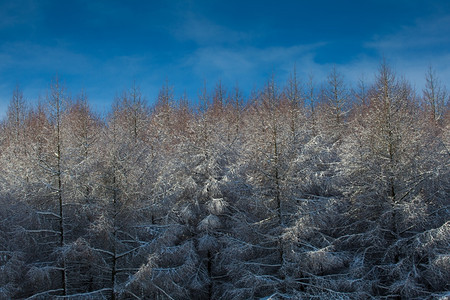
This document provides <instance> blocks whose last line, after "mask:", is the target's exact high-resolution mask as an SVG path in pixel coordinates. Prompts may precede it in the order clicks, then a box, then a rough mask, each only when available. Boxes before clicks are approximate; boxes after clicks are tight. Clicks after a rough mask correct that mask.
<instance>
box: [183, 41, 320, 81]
mask: <svg viewBox="0 0 450 300" xmlns="http://www.w3.org/2000/svg"><path fill="white" fill-rule="evenodd" d="M322 45H323V43H317V44H311V45H297V46H292V47H267V48H254V47H243V48H231V47H202V48H199V49H197V51H195V52H194V53H192V55H190V56H188V57H187V58H186V60H185V62H184V65H186V66H189V67H190V68H192V70H193V72H194V73H195V75H196V76H198V77H199V78H204V79H206V78H208V80H215V81H217V80H219V79H220V80H225V81H228V82H236V81H239V82H244V84H246V83H250V84H261V83H262V82H264V81H265V80H266V79H267V78H269V76H270V74H271V73H274V74H275V75H276V76H278V77H279V78H282V79H284V78H285V77H286V76H287V73H289V72H290V71H292V69H293V66H294V64H297V66H298V67H299V69H301V70H302V71H304V72H305V73H307V72H309V71H311V70H317V69H318V65H317V64H316V63H315V62H314V50H315V49H317V48H318V47H320V46H322ZM300 66H301V67H300Z"/></svg>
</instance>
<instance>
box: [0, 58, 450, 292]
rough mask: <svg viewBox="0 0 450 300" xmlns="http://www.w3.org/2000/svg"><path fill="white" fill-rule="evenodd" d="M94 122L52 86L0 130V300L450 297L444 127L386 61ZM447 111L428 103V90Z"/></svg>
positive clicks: (449, 179) (131, 99)
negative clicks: (364, 70)
mask: <svg viewBox="0 0 450 300" xmlns="http://www.w3.org/2000/svg"><path fill="white" fill-rule="evenodd" d="M314 87H315V85H314V84H313V82H312V81H311V80H310V82H309V84H306V85H302V84H301V81H299V80H298V79H297V76H296V73H295V70H294V73H293V74H292V75H291V77H290V78H289V81H288V82H287V83H286V85H285V86H284V87H282V86H281V85H279V84H278V83H277V82H276V80H275V78H274V77H272V78H271V79H270V80H268V82H267V83H266V85H265V86H264V88H263V89H262V90H261V91H255V92H254V93H252V94H251V95H250V97H249V99H246V101H244V99H243V97H242V93H241V92H240V91H239V89H238V88H235V90H231V91H230V90H227V89H226V88H225V87H224V86H223V85H222V84H221V83H220V82H219V83H218V84H217V85H216V87H215V89H214V90H213V91H211V92H208V91H207V90H206V88H205V89H204V90H202V91H201V93H200V96H199V103H200V104H199V106H198V107H195V108H193V107H190V106H189V104H188V102H187V100H186V99H185V98H183V99H180V101H177V100H176V99H175V98H174V94H173V89H172V87H171V86H170V85H169V84H168V83H167V82H166V84H165V85H164V86H163V88H162V89H161V91H160V94H159V96H158V101H157V103H156V105H155V106H154V107H149V106H148V105H147V103H146V101H145V100H144V97H143V96H142V95H141V92H140V90H139V88H138V87H136V86H133V87H132V88H131V89H130V90H128V91H126V92H124V93H123V94H122V95H121V96H119V97H118V98H117V99H116V102H115V104H114V106H113V108H112V110H111V112H110V114H109V115H108V116H106V117H105V118H101V117H100V116H98V115H96V114H95V113H94V112H93V111H92V110H91V108H90V106H89V104H88V102H89V101H88V99H87V96H86V95H85V94H81V95H79V96H77V98H76V99H73V100H72V99H70V98H69V97H68V94H67V92H66V90H65V87H64V86H63V85H61V83H60V82H59V81H58V80H56V81H55V82H53V83H52V85H51V86H50V91H49V94H48V97H47V98H46V103H43V104H40V105H39V106H37V107H31V106H28V105H27V104H26V102H25V101H24V99H23V97H22V96H21V95H22V94H21V92H20V90H16V91H14V93H13V98H12V101H11V104H10V106H9V110H8V114H7V117H6V119H5V120H4V121H3V122H1V123H0V129H1V131H0V206H1V207H2V209H1V210H0V299H27V298H28V299H48V298H65V299H391V298H396V299H447V298H448V297H449V295H450V294H449V291H450V285H449V282H450V252H449V249H450V248H449V245H450V201H449V199H450V152H449V149H450V130H449V128H450V122H449V116H450V113H449V110H448V99H446V98H445V97H447V96H446V95H448V94H447V92H446V90H445V87H442V86H439V84H438V81H437V79H436V78H435V74H434V73H433V72H432V71H431V70H430V72H429V73H428V74H427V87H426V89H425V91H424V95H423V98H420V97H419V96H418V95H416V94H415V92H414V90H413V89H412V88H411V87H410V86H409V85H408V84H407V83H406V82H405V81H404V80H398V79H397V78H396V76H395V74H394V72H393V71H392V70H391V69H390V68H389V67H388V66H387V65H385V64H382V65H381V66H380V70H379V73H378V74H377V76H376V79H375V82H374V83H373V84H372V85H371V86H370V87H369V89H367V90H366V91H365V92H364V95H362V94H355V98H356V99H354V98H352V97H353V96H352V94H351V93H350V87H349V86H348V85H347V84H346V82H345V81H344V76H343V75H342V74H340V73H339V72H338V71H337V70H336V69H333V70H332V72H331V73H330V75H329V76H328V78H327V82H325V84H324V85H323V88H322V90H320V91H316V92H315V90H314ZM436 88H437V90H436V91H434V92H436V93H437V94H435V95H437V98H433V97H432V95H433V91H432V90H431V89H436Z"/></svg>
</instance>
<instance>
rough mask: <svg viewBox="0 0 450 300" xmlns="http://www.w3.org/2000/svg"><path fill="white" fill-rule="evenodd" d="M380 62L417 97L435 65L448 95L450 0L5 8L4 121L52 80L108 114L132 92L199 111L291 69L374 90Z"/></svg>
mask: <svg viewBox="0 0 450 300" xmlns="http://www.w3.org/2000/svg"><path fill="white" fill-rule="evenodd" d="M383 56H384V57H386V58H387V60H388V62H389V63H390V64H391V66H392V67H393V68H394V69H395V71H396V72H397V73H398V74H399V75H404V76H405V77H406V78H407V79H408V80H410V81H411V83H412V84H413V85H415V87H416V88H417V89H418V90H421V89H422V87H423V84H424V74H425V72H426V70H427V68H428V66H429V65H430V64H431V65H432V66H433V67H434V68H435V70H436V71H437V74H438V76H439V77H440V79H441V81H442V82H443V83H444V84H445V85H447V87H449V86H450V1H448V0H442V1H437V0H434V1H433V0H431V1H415V0H408V1H406V0H400V1H394V0H391V1H389V0H386V1H385V0H367V1H345V0H341V1H331V0H330V1H323V0H315V1H281V0H280V1H265V0H259V1H242V0H241V1H234V0H228V1H211V0H210V1H194V0H192V1H175V0H173V1H133V0H129V1H113V0H109V1H95V0H87V1H61V0H59V1H49V0H40V1H38V0H35V1H33V0H11V1H2V0H0V116H4V113H5V111H6V107H7V105H8V103H9V99H10V98H11V94H12V91H13V89H14V87H15V86H16V85H17V84H19V85H20V87H21V89H22V90H23V92H24V95H25V97H26V98H27V99H28V100H29V101H30V102H36V101H37V99H38V97H45V94H46V91H47V90H48V87H49V84H50V82H51V80H52V78H54V77H55V75H56V74H58V76H59V77H60V78H61V79H62V80H63V81H64V82H65V84H66V86H67V88H68V91H69V93H70V94H71V95H73V96H75V95H76V94H78V93H79V92H80V90H81V89H84V90H85V91H86V92H87V94H88V97H89V100H90V102H91V103H92V104H93V106H94V107H95V108H96V109H97V110H98V111H100V112H101V111H105V110H107V109H109V107H110V104H111V102H112V101H113V99H114V97H115V96H116V95H118V94H121V93H122V91H124V90H126V89H128V88H129V87H131V86H132V84H133V82H136V84H137V85H138V86H140V88H141V90H142V92H143V94H144V95H145V97H146V98H147V99H148V101H149V102H150V103H151V102H152V101H154V100H155V98H156V96H157V93H158V90H159V88H160V87H161V86H162V85H163V84H164V82H165V81H166V79H167V80H168V81H169V83H170V85H173V86H174V89H175V95H176V96H177V97H178V96H180V95H181V94H182V93H183V92H184V91H186V92H187V94H188V96H189V98H190V99H191V100H192V101H193V102H195V101H196V100H197V96H198V91H199V90H200V88H201V87H202V86H203V84H204V82H206V85H207V86H208V87H209V88H212V87H214V86H215V84H216V83H217V81H218V80H221V81H222V83H223V84H224V85H225V86H227V87H228V88H229V89H231V88H232V87H233V86H234V85H235V84H236V82H238V84H239V86H240V87H241V89H242V90H243V91H244V94H246V95H248V94H249V93H250V91H251V90H252V89H253V88H259V87H260V86H262V85H263V84H264V82H265V81H266V80H267V78H269V76H270V74H272V73H274V74H275V76H276V78H277V81H279V82H280V83H282V82H283V81H284V80H285V79H286V78H287V77H288V74H289V72H291V71H292V69H293V66H294V64H295V65H296V68H297V72H298V73H299V75H300V76H301V77H303V78H305V79H306V77H307V76H308V74H310V73H312V74H314V77H315V78H316V79H317V81H320V80H322V79H323V78H325V76H326V74H327V73H328V72H329V71H330V69H331V67H332V66H333V65H335V66H336V67H337V69H338V70H339V71H340V72H341V73H343V74H344V75H345V78H346V79H347V80H348V82H349V83H350V84H351V83H352V82H356V81H357V80H358V79H359V78H360V77H361V76H362V75H364V77H365V78H367V79H368V80H369V81H370V79H371V78H372V77H373V75H374V73H375V72H376V70H377V67H378V65H379V62H380V60H381V58H382V57H383Z"/></svg>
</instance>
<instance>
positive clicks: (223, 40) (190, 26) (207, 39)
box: [172, 12, 251, 46]
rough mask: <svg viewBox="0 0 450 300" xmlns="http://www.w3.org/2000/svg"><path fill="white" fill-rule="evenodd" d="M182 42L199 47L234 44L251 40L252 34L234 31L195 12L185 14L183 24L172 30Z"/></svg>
mask: <svg viewBox="0 0 450 300" xmlns="http://www.w3.org/2000/svg"><path fill="white" fill-rule="evenodd" d="M172 34H173V35H174V37H175V38H177V39H178V40H181V41H194V42H195V43H196V44H198V45H202V46H205V45H217V44H234V43H238V42H242V41H245V40H246V39H249V38H250V36H251V34H250V33H247V32H243V31H237V30H232V29H230V28H228V27H225V26H221V25H219V24H217V23H215V22H212V21H211V20H209V19H207V18H205V17H203V16H200V15H197V14H195V13H193V12H184V13H183V15H182V19H181V22H180V23H179V24H178V26H176V27H175V28H174V29H173V30H172Z"/></svg>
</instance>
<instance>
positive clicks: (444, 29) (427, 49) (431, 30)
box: [366, 15, 450, 90]
mask: <svg viewBox="0 0 450 300" xmlns="http://www.w3.org/2000/svg"><path fill="white" fill-rule="evenodd" d="M366 47H368V48H372V49H375V50H376V51H377V52H378V53H379V54H380V56H384V57H386V58H388V60H389V61H391V62H392V64H393V67H394V68H395V69H398V71H399V73H400V74H401V75H404V76H405V77H406V78H407V79H408V80H409V81H411V83H412V84H413V85H415V87H416V88H417V89H418V90H421V89H422V88H423V86H424V83H425V72H426V70H427V68H428V66H430V65H432V66H433V68H435V69H436V70H437V73H438V75H439V77H440V78H441V79H442V81H443V83H444V84H446V85H447V86H450V64H449V61H450V50H449V49H450V15H443V16H436V17H433V18H427V19H418V20H416V22H415V24H414V25H413V26H404V27H402V28H401V29H400V30H398V31H397V32H395V33H393V34H389V35H385V36H375V37H374V38H373V40H371V41H369V42H367V43H366Z"/></svg>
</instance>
